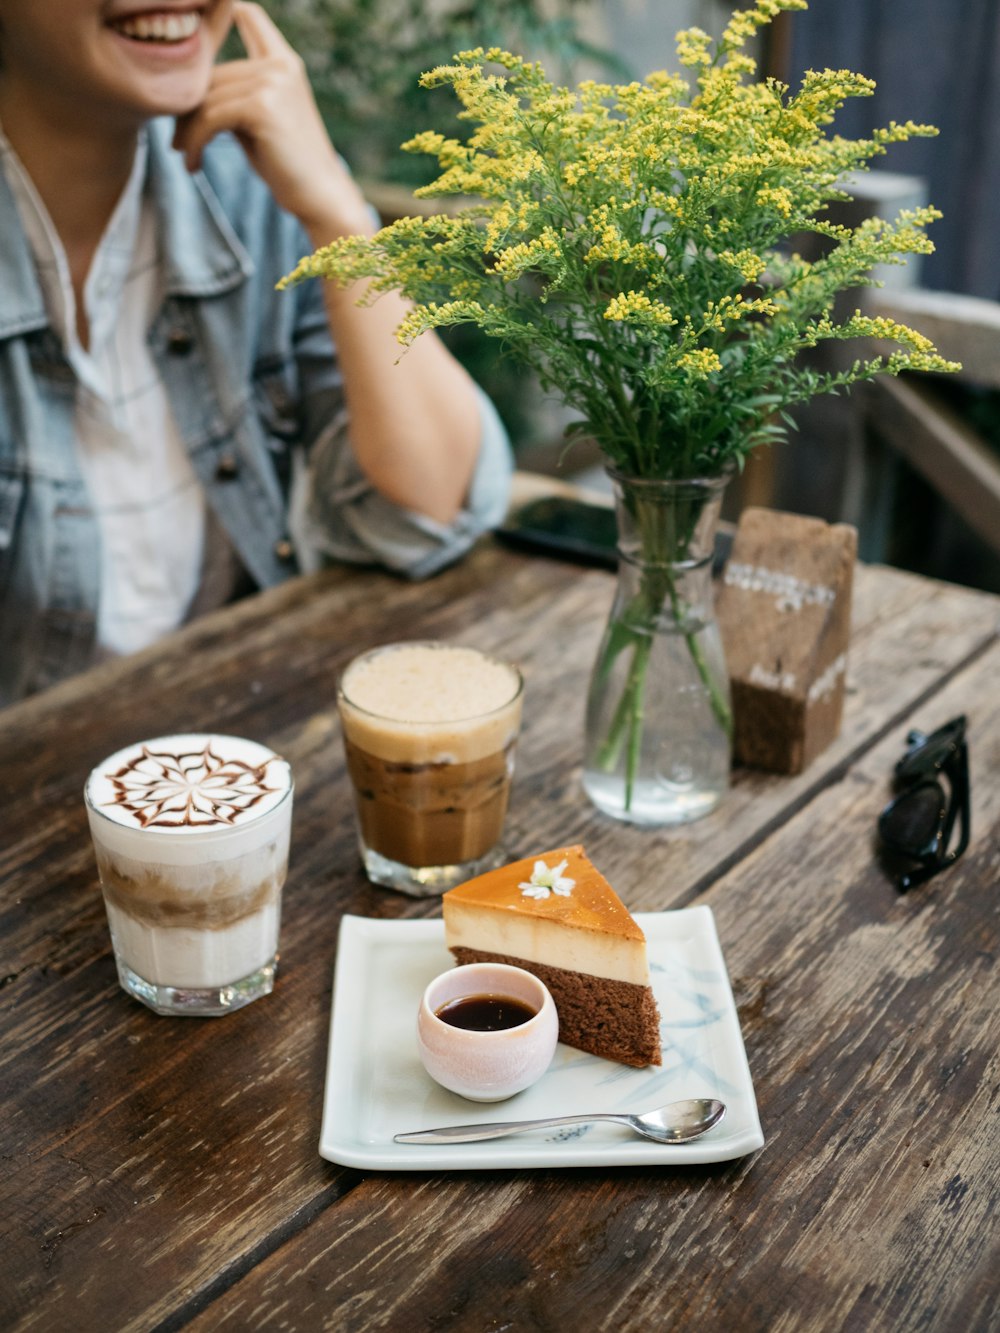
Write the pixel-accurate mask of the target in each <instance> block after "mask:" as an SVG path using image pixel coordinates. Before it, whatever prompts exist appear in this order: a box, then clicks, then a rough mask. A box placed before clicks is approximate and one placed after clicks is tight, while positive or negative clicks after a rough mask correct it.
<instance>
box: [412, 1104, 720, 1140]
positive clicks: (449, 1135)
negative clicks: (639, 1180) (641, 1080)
mask: <svg viewBox="0 0 1000 1333" xmlns="http://www.w3.org/2000/svg"><path fill="white" fill-rule="evenodd" d="M725 1114H726V1108H725V1106H724V1105H723V1103H722V1102H718V1101H716V1100H715V1098H714V1097H693V1098H690V1099H689V1100H688V1101H683V1102H670V1103H669V1105H667V1106H658V1107H657V1108H656V1109H655V1110H654V1111H643V1112H642V1113H641V1114H639V1115H626V1114H625V1113H624V1112H622V1113H621V1114H614V1113H611V1112H606V1111H596V1112H594V1113H593V1114H591V1115H552V1116H547V1117H546V1118H545V1119H544V1120H500V1121H497V1122H495V1123H494V1124H485V1125H446V1126H444V1127H443V1128H441V1129H417V1130H414V1131H413V1132H412V1133H410V1134H395V1135H394V1136H393V1142H394V1143H477V1142H479V1141H480V1140H481V1139H502V1138H503V1137H504V1135H506V1134H520V1133H521V1131H522V1130H525V1129H550V1128H551V1127H552V1126H553V1125H582V1124H586V1123H587V1122H589V1121H591V1120H613V1121H614V1122H615V1123H616V1124H618V1125H627V1126H628V1127H629V1129H634V1130H635V1132H636V1133H637V1134H641V1135H642V1136H643V1138H646V1139H652V1140H653V1142H654V1143H687V1142H688V1141H689V1140H690V1139H696V1138H697V1137H698V1135H699V1134H704V1133H705V1131H706V1130H708V1129H711V1128H712V1126H713V1125H717V1124H718V1123H719V1121H720V1120H721V1119H722V1117H723V1116H724V1115H725Z"/></svg>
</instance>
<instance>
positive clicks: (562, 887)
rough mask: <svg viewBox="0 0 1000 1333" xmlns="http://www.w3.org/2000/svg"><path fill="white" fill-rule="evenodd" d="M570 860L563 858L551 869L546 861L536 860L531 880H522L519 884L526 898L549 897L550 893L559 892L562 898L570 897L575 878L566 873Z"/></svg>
mask: <svg viewBox="0 0 1000 1333" xmlns="http://www.w3.org/2000/svg"><path fill="white" fill-rule="evenodd" d="M568 865H569V861H567V860H565V859H563V860H562V861H560V862H559V864H558V865H557V866H554V867H553V868H552V869H551V870H550V869H549V867H548V866H547V865H546V864H545V862H544V861H536V862H535V868H534V870H533V871H532V872H531V878H530V879H529V880H522V881H521V883H520V884H519V885H518V886H517V887H518V888H519V889H520V890H521V893H522V894H523V895H524V897H525V898H547V897H548V896H549V894H550V893H558V894H559V896H560V897H561V898H568V897H569V895H570V894H571V893H572V892H573V886H574V885H575V884H576V880H575V879H570V878H569V876H568V875H564V874H563V871H564V870H565V869H566V867H567V866H568Z"/></svg>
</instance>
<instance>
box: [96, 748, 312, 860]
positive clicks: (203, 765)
mask: <svg viewBox="0 0 1000 1333" xmlns="http://www.w3.org/2000/svg"><path fill="white" fill-rule="evenodd" d="M291 796H292V775H291V769H290V768H289V766H288V764H287V763H286V762H285V760H283V759H282V758H280V757H279V756H278V755H276V754H275V753H274V752H273V751H272V750H269V749H267V747H266V746H263V745H258V744H257V743H256V742H255V741H249V740H244V739H243V738H241V737H237V736H220V735H216V734H212V733H200V732H199V733H194V734H191V733H184V734H181V735H176V736H160V737H157V738H156V739H155V740H150V741H144V742H140V743H138V744H135V745H130V746H127V747H126V748H125V749H123V750H119V751H117V753H115V754H113V755H111V756H110V757H109V758H108V759H106V760H105V761H104V762H103V763H102V764H99V765H98V766H97V767H96V768H95V769H94V771H93V772H92V773H91V774H90V777H89V778H88V779H87V784H86V788H85V797H86V802H87V811H88V815H89V818H90V826H91V830H92V832H93V835H94V837H95V839H97V840H99V841H100V842H101V843H102V845H103V846H105V847H106V848H108V849H109V850H110V851H113V852H117V853H118V854H119V855H123V856H128V857H133V858H135V859H136V860H139V861H145V862H160V863H162V864H164V865H196V864H198V863H199V862H200V861H212V860H226V859H229V858H230V857H234V856H243V855H245V854H247V853H250V852H253V851H254V850H256V849H258V848H260V847H262V846H264V845H266V844H267V843H268V842H269V841H271V840H273V839H274V838H276V837H278V836H280V835H281V832H282V826H287V823H288V819H289V816H290V809H291Z"/></svg>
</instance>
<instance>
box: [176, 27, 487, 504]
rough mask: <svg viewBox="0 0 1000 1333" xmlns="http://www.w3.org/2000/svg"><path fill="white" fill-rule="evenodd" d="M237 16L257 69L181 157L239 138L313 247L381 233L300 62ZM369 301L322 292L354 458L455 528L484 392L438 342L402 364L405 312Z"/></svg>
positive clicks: (200, 116)
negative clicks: (219, 137)
mask: <svg viewBox="0 0 1000 1333" xmlns="http://www.w3.org/2000/svg"><path fill="white" fill-rule="evenodd" d="M234 14H235V20H236V26H237V28H238V30H239V33H240V37H241V38H242V40H243V44H244V46H245V47H246V51H247V59H246V60H238V61H232V62H230V63H227V64H223V65H219V66H217V67H216V70H215V74H214V76H213V81H212V85H211V87H210V89H209V92H208V95H207V96H206V98H205V101H204V102H203V103H202V105H201V106H200V107H198V108H197V110H195V111H194V112H192V113H191V114H190V115H188V116H186V117H184V119H183V120H182V121H180V122H178V127H177V133H176V136H175V139H174V144H175V147H177V148H178V149H179V150H180V151H181V152H183V153H184V155H185V159H186V161H187V165H188V167H189V169H190V170H192V171H193V170H197V168H198V166H199V164H200V161H201V155H202V151H203V149H204V147H205V145H206V144H207V143H208V142H209V140H210V139H212V138H213V137H214V136H215V135H216V134H219V133H220V132H222V131H224V130H229V131H231V132H232V133H233V134H235V135H236V137H237V138H238V139H239V141H240V143H241V144H242V145H243V148H244V151H245V152H246V154H247V157H248V158H249V160H250V162H251V164H252V166H253V167H254V169H255V170H256V171H257V173H258V174H259V175H260V176H261V178H262V179H263V180H264V182H265V183H266V184H267V185H268V187H269V188H270V190H271V192H272V194H273V195H274V197H275V199H276V200H277V202H278V203H279V204H280V205H281V206H282V207H283V208H285V209H286V210H287V211H288V212H290V213H292V214H293V215H294V216H295V217H297V218H298V220H299V221H300V223H301V224H302V226H303V227H304V228H305V230H306V232H307V234H308V236H309V239H310V241H311V242H312V244H313V245H314V246H316V247H319V246H321V245H326V244H327V243H329V242H330V241H332V240H333V239H335V238H336V237H338V236H347V235H354V234H357V233H359V232H370V231H372V230H373V221H372V217H371V212H370V210H369V208H368V205H367V204H366V202H365V200H364V198H363V197H362V195H361V192H360V191H359V189H358V187H357V185H356V184H355V182H354V180H353V179H352V178H351V176H350V174H349V173H348V171H347V170H346V168H345V167H344V165H343V163H342V162H341V160H340V158H339V157H338V155H337V153H336V152H335V150H334V148H333V145H332V144H331V143H330V140H329V138H328V136H327V133H326V130H325V128H324V126H323V122H322V119H321V117H320V114H319V111H318V109H317V107H316V103H315V101H314V99H313V95H312V90H311V89H310V87H309V81H308V78H307V76H306V71H305V66H304V64H303V62H302V60H301V59H300V58H299V57H298V55H296V53H295V52H294V51H293V50H292V48H291V47H290V46H289V45H288V43H287V42H286V41H285V39H284V38H283V37H282V35H281V33H280V32H279V31H278V29H277V28H276V27H275V25H274V23H273V22H272V21H271V19H270V18H269V17H268V16H267V14H265V13H264V11H263V10H262V9H261V8H260V7H259V6H258V5H256V4H249V3H242V0H238V3H236V4H235V5H234ZM360 295H362V289H361V288H360V287H352V288H348V289H344V288H340V287H338V286H336V285H335V284H333V283H325V284H324V291H323V296H324V303H325V306H326V311H327V318H328V319H329V323H330V330H331V333H332V335H333V339H334V342H335V343H336V346H337V353H338V357H339V360H340V366H341V370H342V372H343V376H344V393H345V396H346V399H347V407H348V411H349V413H350V419H351V444H352V447H353V450H354V454H355V457H356V458H357V461H358V464H359V466H360V467H361V469H362V471H363V472H364V473H365V475H366V476H367V477H368V479H369V481H370V482H371V483H372V485H373V486H374V487H375V488H376V489H377V490H378V491H379V492H380V493H381V494H382V495H384V496H385V498H386V499H388V500H390V501H392V503H394V504H397V505H399V506H401V507H402V508H405V509H411V510H414V511H416V512H417V513H421V514H425V515H427V517H429V518H433V519H436V520H437V521H438V522H441V523H449V522H451V520H452V519H453V518H454V517H455V516H456V514H457V513H458V511H459V510H460V508H461V507H462V503H463V501H464V499H465V497H466V493H467V491H468V487H469V482H470V480H471V478H472V474H473V469H474V468H475V463H476V457H477V452H478V447H479V430H480V412H479V404H478V401H477V394H476V390H475V387H474V385H473V383H472V381H471V379H470V378H469V376H468V375H467V374H466V372H465V371H464V370H463V368H462V367H461V366H460V365H459V364H458V362H457V361H455V360H454V359H453V358H452V356H451V355H450V353H449V352H448V351H447V349H446V348H445V347H444V345H443V343H441V341H440V340H439V339H438V338H437V337H436V336H434V335H433V334H429V333H425V334H423V335H421V337H420V338H419V339H418V340H417V342H416V343H415V344H414V345H413V346H412V347H411V348H410V349H409V350H408V351H407V352H406V354H405V355H404V356H402V357H401V358H400V347H399V344H398V343H397V342H396V340H395V338H394V336H393V331H394V329H395V327H396V325H397V324H398V323H399V322H400V320H401V319H402V318H403V316H404V314H405V313H406V305H405V304H404V302H403V301H402V299H401V298H400V297H398V296H397V295H395V294H394V293H386V294H385V295H383V296H380V297H379V299H378V301H377V302H376V303H375V304H374V305H372V306H371V307H360V306H358V305H357V301H358V298H359V296H360Z"/></svg>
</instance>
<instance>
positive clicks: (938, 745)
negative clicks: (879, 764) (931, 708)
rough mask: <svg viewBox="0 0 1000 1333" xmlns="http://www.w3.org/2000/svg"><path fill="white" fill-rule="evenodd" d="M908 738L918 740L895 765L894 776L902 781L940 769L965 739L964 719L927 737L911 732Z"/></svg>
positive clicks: (955, 719) (949, 723)
mask: <svg viewBox="0 0 1000 1333" xmlns="http://www.w3.org/2000/svg"><path fill="white" fill-rule="evenodd" d="M910 736H911V737H914V736H915V737H918V738H919V739H918V740H917V741H916V743H915V744H914V746H913V749H912V750H910V751H909V752H908V753H907V754H905V755H904V756H903V757H902V759H900V761H899V763H898V764H897V765H896V776H897V777H900V778H904V779H905V778H914V777H918V776H919V775H920V774H922V773H932V772H933V771H934V770H935V769H939V768H942V767H943V766H944V764H945V763H946V761H947V760H948V759H949V758H950V756H951V755H952V754H954V753H955V752H956V749H957V747H958V746H960V745H961V743H962V741H963V740H964V739H965V718H964V717H956V718H954V719H953V720H952V721H951V722H948V723H946V725H945V726H943V727H939V728H938V730H937V731H934V732H932V733H931V734H930V735H929V736H921V735H920V733H919V732H911V733H910ZM911 743H912V742H911Z"/></svg>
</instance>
